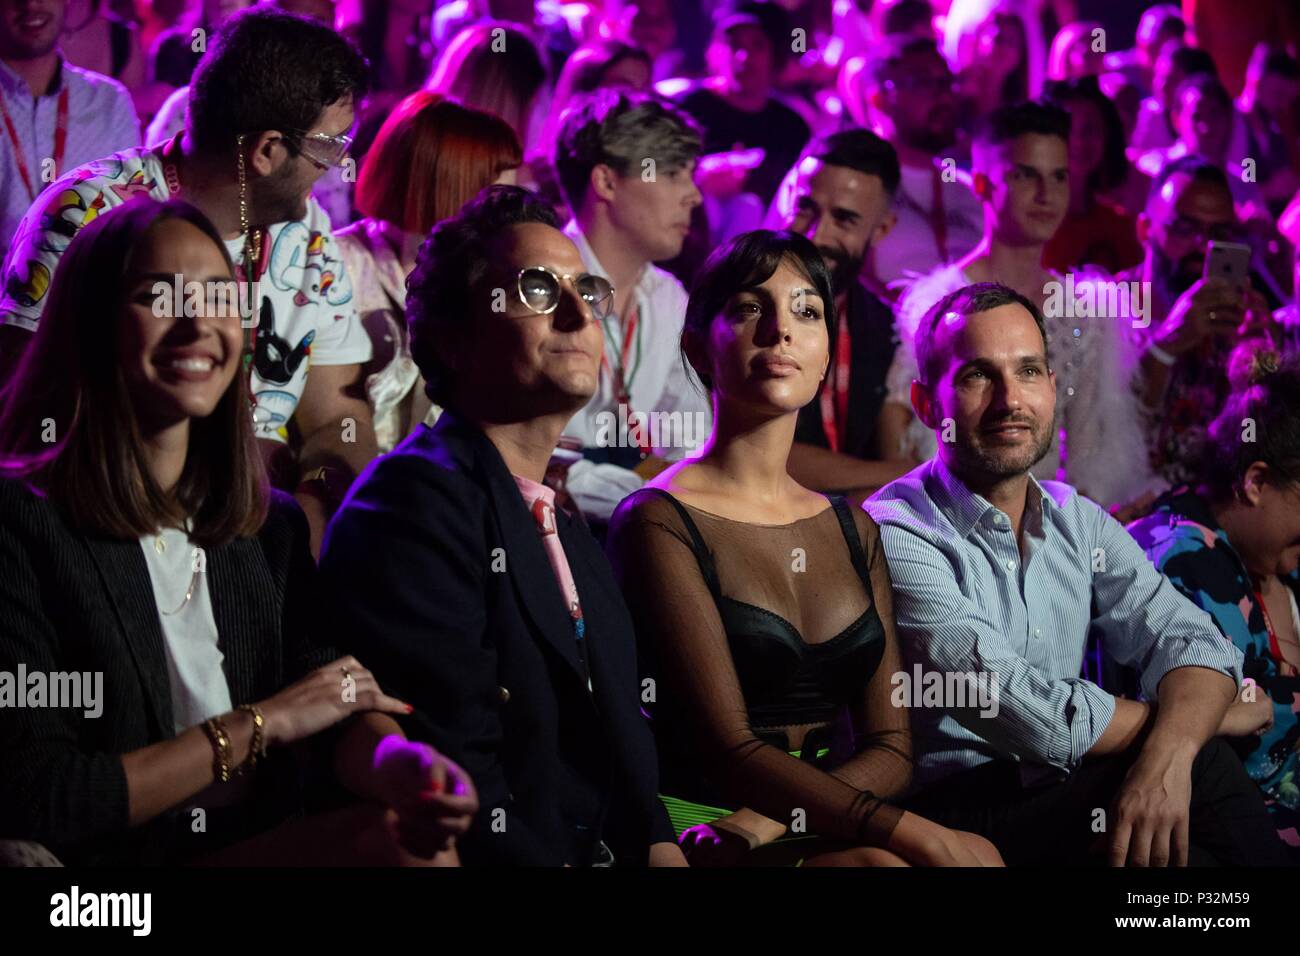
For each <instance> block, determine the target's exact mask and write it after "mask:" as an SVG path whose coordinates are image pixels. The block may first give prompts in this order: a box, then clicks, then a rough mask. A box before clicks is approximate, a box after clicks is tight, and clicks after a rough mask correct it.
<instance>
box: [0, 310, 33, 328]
mask: <svg viewBox="0 0 1300 956" xmlns="http://www.w3.org/2000/svg"><path fill="white" fill-rule="evenodd" d="M38 324H39V321H38V320H37V319H31V318H28V317H27V316H25V315H22V314H20V313H18V312H4V311H0V325H13V326H16V327H18V328H20V329H26V330H27V331H28V332H35V331H36V326H37V325H38Z"/></svg>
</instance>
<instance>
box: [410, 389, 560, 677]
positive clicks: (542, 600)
mask: <svg viewBox="0 0 1300 956" xmlns="http://www.w3.org/2000/svg"><path fill="white" fill-rule="evenodd" d="M449 416H450V417H449ZM434 433H435V434H438V435H440V436H442V437H444V438H453V437H454V438H455V439H458V440H461V441H463V442H465V443H466V447H467V449H468V450H469V451H470V452H471V455H470V460H471V461H472V463H473V467H474V470H475V471H477V475H476V476H475V477H477V478H478V479H479V480H481V481H483V482H484V483H486V485H487V491H488V499H489V500H490V501H491V503H492V510H493V512H494V513H495V514H496V518H497V524H498V526H499V527H500V528H501V539H502V544H503V545H504V547H505V560H506V573H507V574H508V575H509V576H510V581H511V583H512V584H513V585H514V588H515V592H516V593H517V594H518V595H519V600H520V603H521V604H522V606H523V607H524V609H525V610H526V611H527V613H528V616H529V617H530V618H532V621H533V624H534V625H535V626H536V627H537V629H538V630H539V631H541V632H542V634H543V635H544V636H545V637H546V639H547V642H548V643H549V644H550V645H551V646H552V647H554V648H555V650H556V651H557V652H558V653H559V654H560V656H561V657H562V658H564V660H565V661H567V662H568V664H569V666H570V667H572V668H573V672H574V674H575V675H577V676H578V678H579V679H580V680H582V681H583V683H584V684H585V683H586V678H585V677H584V676H583V670H582V664H581V663H580V662H579V660H578V645H577V638H576V637H575V636H574V633H573V619H572V618H571V617H569V611H568V608H567V606H566V605H565V602H564V595H563V594H561V593H560V587H559V584H558V583H557V582H556V580H555V572H554V571H552V570H551V562H550V560H549V559H548V558H547V557H546V549H545V548H544V547H543V546H542V539H541V536H540V535H539V534H538V533H537V525H536V524H535V523H534V520H533V516H532V513H531V512H530V511H529V510H528V508H527V506H525V505H524V499H523V496H522V495H521V494H520V493H519V486H518V485H516V484H515V480H514V478H513V477H512V476H511V474H510V472H509V470H508V469H507V468H506V463H505V461H504V459H502V457H501V453H500V452H498V451H497V449H496V446H495V445H493V444H492V442H491V441H490V440H489V439H488V437H487V436H486V435H484V434H483V432H482V431H481V430H480V429H478V428H476V427H475V426H473V425H472V424H470V423H469V422H466V421H464V420H463V419H460V418H457V417H456V416H455V415H454V414H453V413H451V412H449V411H444V412H443V413H442V415H441V416H440V417H439V419H438V422H437V424H436V425H434ZM484 557H485V559H486V560H488V561H489V562H491V561H492V559H493V556H492V555H485V556H484ZM566 557H567V555H566ZM570 560H572V558H570ZM578 597H579V599H581V597H582V594H581V592H579V594H578Z"/></svg>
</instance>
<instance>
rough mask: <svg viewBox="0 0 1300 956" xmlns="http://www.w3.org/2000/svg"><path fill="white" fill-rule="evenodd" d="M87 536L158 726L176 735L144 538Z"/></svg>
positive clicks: (161, 733)
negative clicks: (141, 543) (122, 539)
mask: <svg viewBox="0 0 1300 956" xmlns="http://www.w3.org/2000/svg"><path fill="white" fill-rule="evenodd" d="M84 540H85V542H86V547H87V548H88V549H89V551H90V556H91V558H92V559H93V560H94V562H95V565H96V566H97V567H98V569H99V575H100V579H101V580H102V582H103V584H104V589H105V591H106V592H107V593H108V597H109V601H110V603H111V604H112V605H113V610H114V612H115V613H116V615H117V623H118V627H119V628H120V629H121V632H122V638H123V642H124V643H125V644H126V646H127V648H128V649H129V650H130V652H131V658H132V660H133V661H134V662H135V666H136V670H137V672H138V673H139V674H140V682H141V683H142V684H143V685H144V688H145V696H146V697H147V698H148V703H149V713H150V716H151V717H152V718H153V720H154V721H155V722H156V725H157V726H156V730H157V732H158V734H159V736H160V737H162V738H163V739H166V738H169V737H172V736H173V735H174V734H175V728H174V727H173V726H172V719H173V718H172V694H171V679H170V678H169V677H168V676H167V652H166V650H165V649H164V648H163V636H162V624H161V623H160V622H159V620H158V605H157V604H156V603H155V602H154V599H153V584H152V583H151V581H150V578H149V566H148V565H147V564H145V560H144V554H143V553H142V552H141V551H140V542H139V541H120V540H115V539H112V538H98V537H87V538H85V539H84Z"/></svg>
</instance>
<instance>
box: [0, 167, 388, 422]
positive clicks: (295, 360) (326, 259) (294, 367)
mask: <svg viewBox="0 0 1300 956" xmlns="http://www.w3.org/2000/svg"><path fill="white" fill-rule="evenodd" d="M163 148H164V147H155V148H154V149H128V150H123V151H122V152H119V153H114V154H113V155H112V156H110V157H108V158H107V159H101V160H96V161H95V162H92V163H87V164H86V165H84V166H80V167H78V168H77V169H74V170H72V171H71V172H70V173H68V174H67V175H66V176H64V177H62V178H61V179H59V180H57V181H56V182H54V183H52V184H51V185H50V186H49V187H48V188H47V189H46V190H45V191H44V192H43V193H41V195H40V197H39V198H38V199H37V200H36V202H35V203H34V204H33V205H32V207H31V209H29V210H28V211H27V215H25V216H24V217H23V219H22V222H21V223H20V224H19V226H18V230H17V232H16V233H15V234H14V239H13V244H12V245H11V246H10V249H9V254H8V256H7V257H6V258H5V263H4V274H3V298H2V299H0V324H5V323H7V324H12V325H17V326H20V327H21V328H25V329H29V330H32V331H35V329H36V326H37V324H38V323H39V321H40V317H41V312H42V311H43V309H44V307H45V302H46V298H47V294H48V292H49V288H50V278H51V276H52V275H53V273H54V269H55V267H56V266H57V265H58V262H59V258H60V257H61V256H62V255H63V250H64V249H66V248H67V247H68V243H69V242H71V241H72V237H73V236H74V235H76V233H77V230H79V229H80V228H81V227H82V226H84V225H86V224H87V223H89V222H90V221H92V220H93V219H94V218H95V217H96V216H98V215H100V214H102V213H103V212H104V211H105V210H108V209H111V208H113V207H114V206H120V205H122V204H123V203H125V202H127V201H128V200H130V199H131V198H133V197H135V196H138V195H147V196H149V197H150V198H152V199H155V200H158V201H159V202H163V201H166V200H167V199H168V198H170V195H169V192H168V188H167V181H166V179H165V177H164V175H163V164H162V160H161V158H160V156H159V154H160V153H161V151H162V149H163ZM226 250H227V251H228V252H229V253H230V257H231V259H232V260H233V261H234V262H235V264H236V277H237V278H241V279H242V278H243V266H242V256H243V250H244V239H243V237H238V238H235V239H231V240H228V241H227V242H226ZM256 271H257V273H258V275H257V278H258V279H259V280H260V281H259V282H258V288H257V291H258V298H259V302H258V306H257V319H258V323H257V328H256V331H255V335H254V339H253V343H254V344H253V362H252V368H251V369H250V370H249V376H250V386H251V388H250V391H251V392H252V395H253V400H254V408H253V422H254V426H255V430H256V433H257V435H258V437H260V438H269V439H272V440H274V441H285V440H286V438H287V433H286V431H285V426H286V425H287V423H288V421H289V419H290V418H292V417H293V413H294V410H295V409H296V408H297V407H298V400H299V398H301V396H302V391H303V387H304V385H305V384H306V381H307V370H308V368H309V366H311V365H312V364H313V363H315V364H317V365H350V364H352V363H359V362H366V361H369V359H370V355H371V346H370V338H369V336H368V335H367V334H366V330H365V327H364V326H363V325H362V324H361V321H360V319H359V318H358V317H357V314H356V309H355V306H354V305H353V301H352V283H351V280H350V279H349V278H348V275H347V272H346V270H345V269H344V267H343V260H342V257H341V256H340V255H339V252H338V247H337V246H336V244H335V242H334V234H333V231H332V230H331V228H330V220H329V216H327V215H326V214H325V211H324V210H323V209H321V207H320V205H319V204H318V203H317V202H316V200H315V199H310V198H309V199H308V200H307V216H306V217H305V218H304V219H301V220H299V221H296V222H281V223H276V224H275V225H274V226H271V227H270V229H269V231H268V233H267V236H266V238H265V239H264V240H263V248H262V255H261V260H260V262H258V263H257V266H256Z"/></svg>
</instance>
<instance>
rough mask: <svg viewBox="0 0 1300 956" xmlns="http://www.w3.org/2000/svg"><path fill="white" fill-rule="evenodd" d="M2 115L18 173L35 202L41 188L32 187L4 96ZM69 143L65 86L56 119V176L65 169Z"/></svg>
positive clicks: (0, 104) (28, 170)
mask: <svg viewBox="0 0 1300 956" xmlns="http://www.w3.org/2000/svg"><path fill="white" fill-rule="evenodd" d="M0 115H3V117H4V121H5V132H7V133H8V134H9V139H10V141H11V142H12V143H13V144H14V162H15V163H16V164H17V165H18V175H20V176H22V177H23V185H24V186H26V187H27V195H28V196H30V197H31V199H32V201H33V202H34V201H35V200H36V197H37V196H38V195H39V194H40V190H38V189H33V188H32V172H31V170H30V169H28V168H27V157H26V156H24V155H23V149H22V146H20V145H19V143H18V130H17V129H15V128H14V121H13V120H12V119H11V118H10V116H9V107H7V106H5V101H4V97H3V96H0ZM67 145H68V88H67V87H66V86H64V87H63V89H62V90H60V91H59V105H58V109H57V111H56V113H55V120H54V175H55V176H56V177H57V176H58V174H59V173H60V172H62V171H63V153H64V151H65V150H66V148H67ZM51 181H53V180H51Z"/></svg>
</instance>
